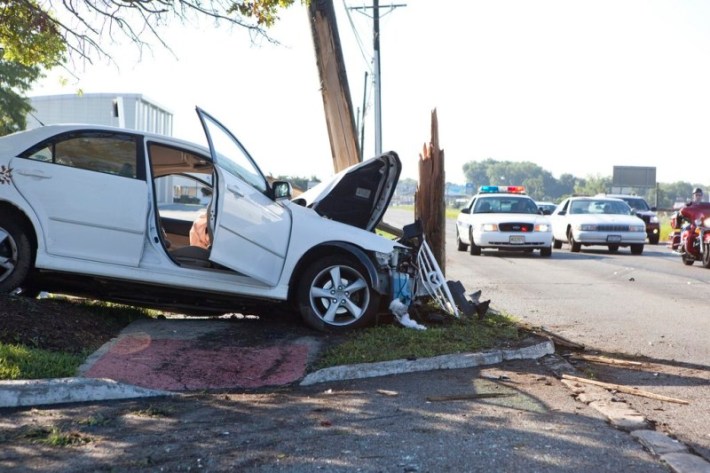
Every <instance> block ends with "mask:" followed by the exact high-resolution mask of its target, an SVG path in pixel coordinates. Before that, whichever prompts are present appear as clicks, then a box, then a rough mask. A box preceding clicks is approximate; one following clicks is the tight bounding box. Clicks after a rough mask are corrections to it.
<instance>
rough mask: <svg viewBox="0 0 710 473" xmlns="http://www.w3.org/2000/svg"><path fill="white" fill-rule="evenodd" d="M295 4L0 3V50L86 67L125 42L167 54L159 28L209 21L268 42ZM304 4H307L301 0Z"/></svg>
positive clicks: (279, 0)
mask: <svg viewBox="0 0 710 473" xmlns="http://www.w3.org/2000/svg"><path fill="white" fill-rule="evenodd" d="M294 2H295V0H251V1H249V0H244V1H242V0H234V1H232V0H205V1H201V0H184V1H179V2H172V1H166V0H141V1H138V0H126V1H97V0H68V1H63V2H42V3H37V2H35V1H34V0H0V45H3V46H4V47H5V49H6V52H7V53H9V55H10V59H11V60H19V61H20V62H22V63H24V64H43V65H45V66H47V67H51V66H50V64H48V63H46V62H45V61H49V62H50V63H51V62H54V63H55V64H52V65H56V64H58V63H59V62H60V61H61V60H63V59H66V54H69V55H70V56H72V57H79V58H82V59H85V60H88V61H89V62H91V61H92V58H94V57H96V56H98V57H108V58H110V55H109V54H108V52H107V51H106V49H105V45H106V44H108V43H110V42H119V41H121V40H125V39H128V41H129V42H130V43H133V44H135V45H137V46H138V47H139V48H142V47H144V46H146V45H148V44H149V43H150V41H151V40H156V41H157V42H158V43H159V44H161V45H162V46H164V47H166V48H168V49H170V46H169V45H168V44H167V43H165V41H164V40H163V38H162V36H161V27H163V26H166V25H168V24H171V23H174V22H181V23H183V24H189V23H190V22H192V21H194V20H197V19H201V18H205V17H206V18H208V19H210V20H213V21H214V22H215V23H217V24H228V25H236V26H239V27H243V28H246V29H248V30H250V31H251V32H253V33H254V35H257V36H262V37H265V38H267V39H268V35H267V34H266V30H265V28H268V27H270V26H272V25H273V24H274V23H275V22H276V21H277V20H278V12H279V10H280V9H284V8H288V7H290V6H291V5H293V3H294ZM302 3H308V0H302ZM56 39H59V41H58V42H57V41H56Z"/></svg>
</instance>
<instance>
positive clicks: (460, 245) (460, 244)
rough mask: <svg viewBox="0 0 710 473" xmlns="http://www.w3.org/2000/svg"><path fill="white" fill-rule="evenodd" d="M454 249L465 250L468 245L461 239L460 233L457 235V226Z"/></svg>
mask: <svg viewBox="0 0 710 473" xmlns="http://www.w3.org/2000/svg"><path fill="white" fill-rule="evenodd" d="M456 249H457V250H459V251H466V249H468V245H467V244H466V243H464V242H462V241H461V235H459V228H458V227H456Z"/></svg>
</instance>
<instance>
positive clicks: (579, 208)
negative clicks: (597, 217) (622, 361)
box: [569, 200, 590, 214]
mask: <svg viewBox="0 0 710 473" xmlns="http://www.w3.org/2000/svg"><path fill="white" fill-rule="evenodd" d="M569 213H571V214H588V213H590V212H589V202H588V201H586V200H575V201H572V202H571V203H570V206H569Z"/></svg>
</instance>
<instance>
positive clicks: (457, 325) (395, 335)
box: [314, 311, 520, 369]
mask: <svg viewBox="0 0 710 473" xmlns="http://www.w3.org/2000/svg"><path fill="white" fill-rule="evenodd" d="M519 338H520V333H519V330H518V327H517V325H516V322H515V320H514V319H513V318H511V317H510V316H507V315H502V314H495V313H493V311H490V312H489V315H488V316H486V317H485V318H484V319H483V320H478V319H476V318H461V319H453V318H452V319H451V320H450V321H447V323H445V324H442V325H441V326H436V325H433V326H432V325H430V326H429V327H428V328H427V330H423V331H420V330H412V329H406V328H403V327H400V326H398V325H382V326H378V327H372V328H368V329H365V330H361V331H358V332H355V333H353V334H352V336H351V337H350V338H349V339H348V340H347V341H346V342H344V343H342V344H339V345H337V346H335V347H333V348H331V349H330V350H327V351H326V352H325V353H324V354H323V356H322V357H321V359H320V361H319V362H318V363H317V364H316V366H315V367H314V368H316V369H320V368H327V367H329V366H338V365H345V364H357V363H373V362H377V361H390V360H398V359H417V358H427V357H432V356H437V355H446V354H452V353H466V352H472V351H480V350H484V349H489V348H493V347H495V346H497V345H500V344H501V343H505V342H513V341H517V340H518V339H519Z"/></svg>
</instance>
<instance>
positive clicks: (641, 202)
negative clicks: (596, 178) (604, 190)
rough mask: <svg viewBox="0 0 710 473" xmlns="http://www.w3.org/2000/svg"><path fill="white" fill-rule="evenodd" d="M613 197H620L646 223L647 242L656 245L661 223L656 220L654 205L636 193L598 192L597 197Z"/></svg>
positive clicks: (659, 235)
mask: <svg viewBox="0 0 710 473" xmlns="http://www.w3.org/2000/svg"><path fill="white" fill-rule="evenodd" d="M602 196H606V197H613V198H615V199H621V200H623V201H624V202H626V203H627V204H629V207H631V208H632V209H633V210H634V212H635V213H636V216H637V217H638V218H640V219H641V220H643V222H644V223H645V224H646V236H647V237H648V242H649V243H650V244H652V245H657V244H658V240H659V239H660V238H661V224H660V223H659V222H658V215H656V207H651V206H650V205H648V202H646V200H645V199H644V198H643V197H640V196H638V195H626V194H599V195H598V197H602Z"/></svg>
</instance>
